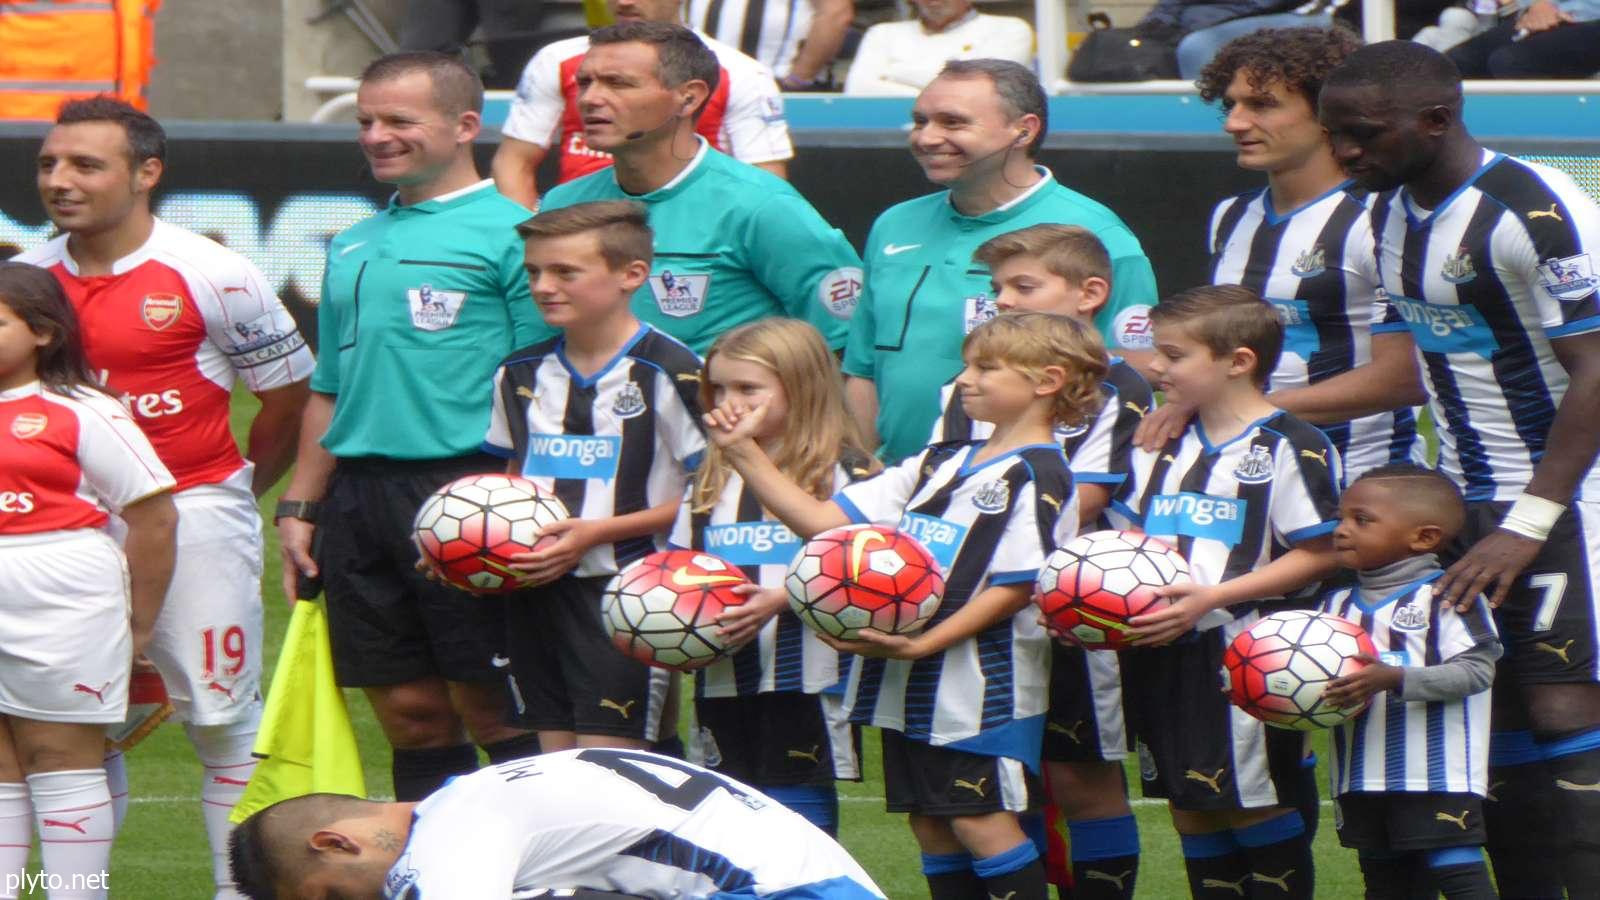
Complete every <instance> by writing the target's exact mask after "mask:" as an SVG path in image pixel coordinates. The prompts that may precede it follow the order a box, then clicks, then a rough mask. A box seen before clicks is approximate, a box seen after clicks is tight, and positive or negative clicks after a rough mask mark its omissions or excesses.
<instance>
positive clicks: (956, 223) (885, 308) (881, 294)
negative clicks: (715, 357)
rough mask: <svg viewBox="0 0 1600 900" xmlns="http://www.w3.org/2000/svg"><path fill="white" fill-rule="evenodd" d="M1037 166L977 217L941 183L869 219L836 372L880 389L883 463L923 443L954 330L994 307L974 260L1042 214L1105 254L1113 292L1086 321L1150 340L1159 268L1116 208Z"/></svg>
mask: <svg viewBox="0 0 1600 900" xmlns="http://www.w3.org/2000/svg"><path fill="white" fill-rule="evenodd" d="M1039 172H1040V173H1041V174H1043V175H1044V179H1043V180H1042V181H1040V182H1039V184H1038V185H1037V186H1035V187H1034V188H1033V189H1032V190H1030V191H1029V192H1028V193H1026V194H1024V195H1022V196H1021V197H1019V198H1017V199H1016V200H1013V201H1012V202H1010V203H1008V204H1007V205H1005V206H1002V207H1000V208H999V209H996V210H992V211H990V212H987V213H984V214H983V215H981V216H967V215H962V214H961V213H960V212H958V211H957V210H956V208H955V206H954V205H952V204H951V202H950V192H949V191H943V192H941V193H937V194H930V195H928V196H926V197H918V198H917V199H915V200H908V201H906V202H905V203H901V204H898V205H896V206H891V207H890V208H889V209H887V210H885V211H884V213H883V214H882V215H880V216H879V217H878V220H877V221H876V222H874V223H873V225H872V231H871V233H870V234H868V235H867V252H866V256H865V258H866V271H867V278H866V289H865V290H863V291H862V294H861V302H860V305H859V306H858V308H857V310H856V315H855V319H854V320H853V321H852V323H851V326H850V341H849V345H848V347H847V349H846V351H845V357H844V371H845V373H846V374H848V375H855V376H858V377H861V378H869V379H871V380H872V381H873V382H874V383H875V384H876V386H877V389H878V435H879V437H880V439H881V440H882V441H883V447H882V449H881V450H880V451H879V455H880V456H882V457H883V458H884V459H885V460H886V461H888V462H891V463H892V462H897V461H899V460H902V459H904V458H906V457H908V456H911V455H912V454H914V453H916V452H917V451H918V450H921V449H922V448H923V446H924V445H925V444H927V441H928V432H929V431H930V430H931V429H932V427H933V422H934V420H935V419H936V418H938V416H939V389H940V387H941V386H943V385H944V384H945V383H946V382H947V381H949V380H950V379H952V378H954V377H955V376H956V374H957V373H958V372H960V371H961V341H962V339H963V338H964V337H965V336H966V334H967V332H969V331H971V330H972V329H973V328H975V327H977V326H978V325H980V324H982V323H983V322H985V321H987V320H988V319H989V318H990V317H992V316H993V315H994V314H995V305H994V298H993V297H992V296H991V290H992V288H991V286H990V282H989V269H988V267H987V266H985V265H983V264H982V263H979V262H977V261H976V260H974V259H973V258H972V254H973V251H975V250H977V249H978V246H979V245H980V244H982V243H983V242H984V241H987V240H988V239H989V238H992V237H994V236H996V235H1000V234H1005V233H1006V232H1008V231H1016V230H1017V229H1019V228H1027V227H1028V226H1030V225H1039V224H1043V223H1047V222H1048V223H1054V224H1059V225H1081V226H1083V227H1084V228H1087V229H1089V230H1090V231H1092V232H1094V234H1095V236H1097V237H1099V238H1100V241H1101V242H1102V243H1104V244H1105V245H1106V250H1107V252H1109V253H1110V255H1111V297H1110V299H1109V300H1107V301H1106V305H1105V306H1104V307H1103V308H1102V309H1101V310H1100V311H1099V313H1098V314H1096V316H1095V327H1096V328H1098V329H1099V330H1100V333H1101V334H1102V335H1105V336H1106V341H1107V345H1108V346H1110V347H1112V348H1113V349H1115V348H1119V347H1126V348H1133V349H1147V348H1148V347H1149V346H1150V343H1149V341H1150V338H1149V316H1148V314H1149V311H1150V307H1151V306H1153V305H1155V302H1156V300H1157V294H1156V276H1155V272H1154V270H1152V269H1151V268H1150V260H1149V259H1148V258H1147V257H1146V256H1145V255H1144V249H1143V248H1141V247H1140V246H1139V239H1138V238H1136V237H1134V236H1133V232H1132V231H1129V230H1128V226H1127V225H1125V224H1123V221H1122V220H1121V219H1120V218H1118V217H1117V214H1116V213H1114V212H1112V211H1111V210H1110V209H1107V208H1106V207H1105V206H1103V205H1101V204H1099V203H1097V202H1095V201H1094V200H1091V199H1089V198H1088V197H1085V196H1084V195H1082V194H1080V193H1078V192H1077V191H1074V190H1071V189H1070V188H1067V187H1064V186H1063V185H1061V184H1060V183H1059V182H1057V181H1056V180H1055V177H1054V176H1053V175H1051V174H1050V172H1049V170H1048V169H1044V168H1043V167H1040V168H1039Z"/></svg>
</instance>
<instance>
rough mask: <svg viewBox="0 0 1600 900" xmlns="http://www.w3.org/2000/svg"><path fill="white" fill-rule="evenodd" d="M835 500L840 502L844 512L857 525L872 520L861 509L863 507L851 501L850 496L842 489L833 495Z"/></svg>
mask: <svg viewBox="0 0 1600 900" xmlns="http://www.w3.org/2000/svg"><path fill="white" fill-rule="evenodd" d="M833 502H834V503H837V504H839V508H840V509H842V510H844V514H845V515H847V516H849V517H850V521H851V522H854V523H855V524H857V525H865V524H867V523H869V522H871V521H872V520H871V519H869V518H867V516H866V514H865V513H863V512H862V511H861V507H859V506H856V505H855V504H854V503H851V502H850V498H849V497H846V496H845V495H844V493H843V492H842V491H841V492H840V493H837V494H834V495H833Z"/></svg>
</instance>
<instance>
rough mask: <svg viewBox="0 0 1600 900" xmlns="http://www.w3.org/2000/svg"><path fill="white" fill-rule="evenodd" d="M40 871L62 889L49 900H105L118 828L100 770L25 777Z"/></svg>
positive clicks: (108, 791) (50, 773)
mask: <svg viewBox="0 0 1600 900" xmlns="http://www.w3.org/2000/svg"><path fill="white" fill-rule="evenodd" d="M28 791H29V793H30V794H32V795H33V816H34V820H35V821H36V822H37V824H38V827H39V855H40V856H42V857H43V858H44V870H45V872H46V873H47V874H49V875H51V876H54V877H53V878H52V879H51V880H52V881H58V882H59V883H60V884H61V886H62V889H61V890H56V891H51V892H50V900H103V898H104V897H105V896H106V890H105V879H106V872H107V871H108V870H109V869H110V868H111V838H112V835H113V834H114V830H115V827H116V823H115V822H114V821H113V817H112V813H111V791H110V789H109V788H107V787H106V773H105V770H104V769H73V770H69V771H65V772H42V773H39V774H37V775H29V776H28Z"/></svg>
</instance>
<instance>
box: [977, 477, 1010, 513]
mask: <svg viewBox="0 0 1600 900" xmlns="http://www.w3.org/2000/svg"><path fill="white" fill-rule="evenodd" d="M1010 502H1011V485H1010V484H1008V483H1007V482H1006V480H1005V479H1004V478H997V479H995V480H994V481H991V482H989V483H988V484H985V485H981V486H980V487H979V488H978V490H977V491H976V492H975V493H973V495H972V505H973V506H974V507H976V508H977V510H978V511H979V512H986V513H997V512H1002V511H1004V510H1005V508H1006V504H1008V503H1010Z"/></svg>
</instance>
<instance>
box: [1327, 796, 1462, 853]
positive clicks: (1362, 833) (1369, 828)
mask: <svg viewBox="0 0 1600 900" xmlns="http://www.w3.org/2000/svg"><path fill="white" fill-rule="evenodd" d="M1333 827H1334V828H1336V829H1338V830H1339V843H1340V844H1342V845H1344V846H1346V847H1349V848H1350V849H1352V850H1379V851H1382V850H1388V851H1393V852H1396V853H1410V852H1412V851H1414V850H1442V849H1445V848H1447V847H1475V846H1481V845H1482V844H1483V843H1484V841H1485V839H1486V837H1485V832H1484V828H1483V798H1482V797H1479V796H1478V795H1477V794H1447V793H1444V792H1439V793H1416V794H1409V793H1399V792H1396V793H1378V792H1376V791H1352V792H1350V793H1348V794H1343V795H1341V796H1340V797H1338V798H1337V799H1335V800H1334V801H1333Z"/></svg>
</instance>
